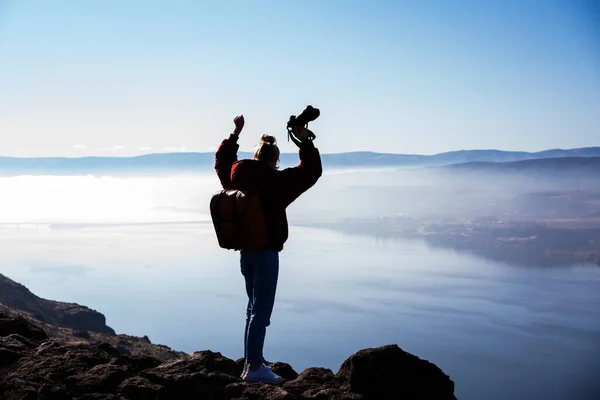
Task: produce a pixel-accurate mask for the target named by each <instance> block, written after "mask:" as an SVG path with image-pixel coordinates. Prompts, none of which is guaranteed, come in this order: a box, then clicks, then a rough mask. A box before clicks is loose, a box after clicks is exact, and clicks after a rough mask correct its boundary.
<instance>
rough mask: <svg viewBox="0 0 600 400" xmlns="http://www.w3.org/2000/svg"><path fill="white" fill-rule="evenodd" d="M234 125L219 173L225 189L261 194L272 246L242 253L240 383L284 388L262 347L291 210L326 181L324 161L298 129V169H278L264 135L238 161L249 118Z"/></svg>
mask: <svg viewBox="0 0 600 400" xmlns="http://www.w3.org/2000/svg"><path fill="white" fill-rule="evenodd" d="M234 124H235V129H234V131H233V133H231V134H230V135H229V137H228V138H226V139H224V140H223V141H222V142H221V144H220V146H219V148H218V149H217V152H216V155H215V170H216V173H217V175H218V177H219V180H220V182H221V185H222V187H223V189H235V190H242V191H243V190H255V191H258V193H259V194H260V198H261V202H262V208H263V213H264V220H265V222H266V226H267V237H268V243H269V244H268V246H267V247H266V248H264V249H259V250H244V249H241V250H240V267H241V273H242V275H243V277H244V280H245V285H246V294H247V296H248V305H247V308H246V327H245V331H244V359H245V362H244V370H243V373H242V376H241V377H242V379H243V380H245V381H251V382H263V383H269V384H280V383H282V382H283V379H282V378H281V377H280V376H278V375H277V374H275V373H274V372H272V371H271V369H270V368H269V367H267V366H266V365H265V363H264V357H263V346H264V341H265V335H266V328H267V327H268V326H269V325H270V320H271V314H272V311H273V306H274V302H275V293H276V289H277V280H278V275H279V253H280V252H281V251H282V250H283V246H284V243H285V242H286V241H287V239H288V221H287V215H286V208H287V207H288V206H289V205H290V204H291V203H292V202H294V201H295V200H296V199H297V198H298V197H299V196H300V195H301V194H302V193H304V192H305V191H307V190H308V189H309V188H311V187H312V186H313V185H314V184H315V183H316V182H317V181H318V179H319V178H320V177H321V174H322V164H321V157H320V154H319V150H318V149H317V148H316V147H315V146H314V144H313V142H312V140H310V139H309V135H308V130H307V128H306V127H305V126H298V127H295V128H293V130H292V133H293V134H294V136H296V138H297V139H298V140H299V141H298V142H297V144H298V147H299V157H300V163H299V164H298V165H297V166H295V167H289V168H286V169H283V170H280V169H279V156H280V150H279V148H278V146H277V143H276V140H275V138H274V137H273V136H271V135H267V134H263V135H262V137H261V139H260V143H259V144H258V146H257V147H256V148H255V151H254V157H253V159H243V160H239V161H238V159H237V150H238V148H239V144H238V143H237V141H238V138H239V135H240V133H241V132H242V129H243V128H244V116H243V115H239V116H237V117H235V118H234Z"/></svg>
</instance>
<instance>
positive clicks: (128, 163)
mask: <svg viewBox="0 0 600 400" xmlns="http://www.w3.org/2000/svg"><path fill="white" fill-rule="evenodd" d="M238 157H239V158H250V157H251V154H250V153H248V152H240V153H238ZM562 157H600V147H585V148H579V149H567V150H563V149H553V150H545V151H540V152H536V153H528V152H521V151H502V150H460V151H451V152H447V153H440V154H435V155H418V154H392V153H375V152H367V151H364V152H360V151H358V152H347V153H333V154H323V155H322V158H323V165H324V166H325V167H326V168H364V167H402V166H441V165H448V164H457V163H468V162H506V161H521V160H533V159H542V158H562ZM297 163H298V154H296V153H284V154H282V155H281V166H282V167H287V166H292V165H295V164H297ZM213 164H214V153H158V154H148V155H142V156H136V157H80V158H66V157H62V158H61V157H42V158H16V157H0V174H2V175H15V174H35V175H43V174H91V173H169V172H203V171H209V170H211V169H212V167H213Z"/></svg>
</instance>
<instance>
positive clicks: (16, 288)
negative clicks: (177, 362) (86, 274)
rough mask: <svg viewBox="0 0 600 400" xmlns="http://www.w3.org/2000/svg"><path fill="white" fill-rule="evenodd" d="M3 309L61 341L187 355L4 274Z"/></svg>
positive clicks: (130, 351)
mask: <svg viewBox="0 0 600 400" xmlns="http://www.w3.org/2000/svg"><path fill="white" fill-rule="evenodd" d="M0 312H3V313H5V314H8V315H12V316H13V317H21V318H23V319H25V320H27V321H28V322H29V323H30V324H33V325H35V326H37V327H38V328H40V329H41V330H42V331H44V332H45V334H47V335H48V336H49V337H50V338H51V339H54V340H55V341H58V342H61V343H82V342H85V343H89V344H100V343H109V344H111V345H112V346H114V347H115V348H116V349H117V350H118V351H119V352H121V353H123V354H131V355H143V356H151V357H154V358H158V359H160V360H163V361H166V360H170V359H173V358H177V357H180V356H182V355H184V354H185V353H182V352H178V351H174V350H172V349H170V348H169V347H167V346H164V345H160V344H152V343H151V342H150V339H149V338H148V337H147V336H144V337H137V336H130V335H123V334H116V333H115V331H114V330H113V329H112V328H111V327H110V326H107V325H106V318H105V317H104V315H103V314H101V313H99V312H98V311H95V310H92V309H90V308H88V307H85V306H82V305H79V304H75V303H64V302H59V301H53V300H46V299H42V298H41V297H38V296H36V295H35V294H33V293H31V291H29V289H27V288H26V287H25V286H23V285H21V284H20V283H17V282H15V281H13V280H11V279H9V278H7V277H6V276H4V275H2V274H0ZM0 399H1V398H0Z"/></svg>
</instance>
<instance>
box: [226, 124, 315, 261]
mask: <svg viewBox="0 0 600 400" xmlns="http://www.w3.org/2000/svg"><path fill="white" fill-rule="evenodd" d="M237 139H238V137H237V136H236V135H233V134H232V135H230V136H229V138H227V139H224V140H223V141H222V142H221V145H220V146H219V149H218V150H217V153H216V155H215V170H216V172H217V175H218V176H219V180H220V181H221V185H222V187H223V189H235V190H242V191H243V190H258V192H259V193H260V195H261V198H262V201H263V207H264V214H265V219H266V223H267V231H268V235H269V243H270V245H269V248H270V249H272V250H276V251H281V250H283V245H284V243H285V242H286V240H287V238H288V222H287V215H286V211H285V210H286V208H287V207H288V206H289V205H290V204H291V203H292V202H293V201H294V200H296V199H297V198H298V197H299V196H300V195H301V194H302V193H304V192H305V191H307V190H308V189H309V188H311V187H312V186H313V185H314V184H315V183H316V182H317V181H318V180H319V178H320V177H321V174H322V172H323V167H322V165H321V156H320V154H319V150H318V149H317V148H316V147H315V146H314V144H313V142H312V141H311V140H305V141H302V142H301V143H300V145H299V148H300V149H299V155H300V164H298V165H297V166H295V167H292V168H286V169H284V170H281V171H279V170H275V169H273V168H271V167H269V166H268V165H266V164H265V163H263V162H261V161H256V160H250V159H245V160H240V161H238V159H237V151H238V148H239V145H238V143H237Z"/></svg>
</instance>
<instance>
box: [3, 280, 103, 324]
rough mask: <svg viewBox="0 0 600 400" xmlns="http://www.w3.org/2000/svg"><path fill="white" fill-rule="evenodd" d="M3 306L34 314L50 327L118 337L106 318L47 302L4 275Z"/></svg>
mask: <svg viewBox="0 0 600 400" xmlns="http://www.w3.org/2000/svg"><path fill="white" fill-rule="evenodd" d="M0 303H2V304H4V305H6V306H8V307H11V308H14V309H17V310H21V311H24V312H26V313H29V314H31V315H32V316H33V317H34V318H35V319H37V320H39V321H41V322H44V323H46V324H50V325H54V326H60V327H64V328H71V329H78V330H83V331H92V332H99V333H105V334H109V335H114V334H115V331H114V330H113V329H112V328H111V327H110V326H107V325H106V317H105V316H104V315H103V314H101V313H99V312H97V311H95V310H92V309H90V308H88V307H85V306H81V305H79V304H75V303H64V302H60V301H53V300H46V299H42V298H41V297H38V296H36V295H35V294H33V293H31V291H29V289H27V288H26V287H25V286H23V285H21V284H20V283H17V282H15V281H13V280H11V279H9V278H7V277H6V276H4V275H2V274H0Z"/></svg>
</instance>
